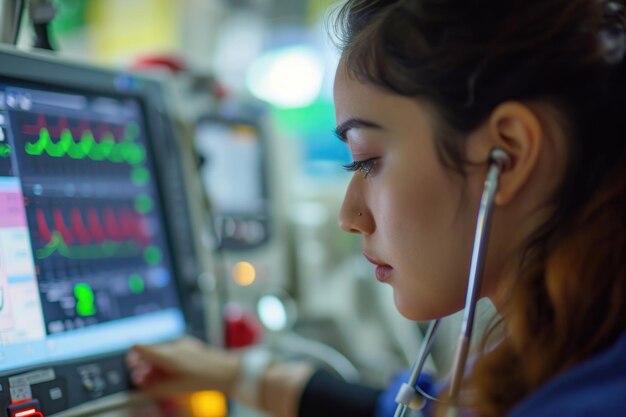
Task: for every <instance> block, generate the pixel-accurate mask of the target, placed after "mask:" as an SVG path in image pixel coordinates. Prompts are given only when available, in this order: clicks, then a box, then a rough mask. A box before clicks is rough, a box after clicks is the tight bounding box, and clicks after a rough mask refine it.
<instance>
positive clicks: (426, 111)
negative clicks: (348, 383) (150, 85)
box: [130, 0, 626, 417]
mask: <svg viewBox="0 0 626 417" xmlns="http://www.w3.org/2000/svg"><path fill="white" fill-rule="evenodd" d="M625 20H626V19H625V13H624V5H623V2H618V1H610V2H608V1H600V0H535V1H529V0H508V1H506V0H465V1H452V0H378V1H365V0H350V1H348V2H347V3H346V4H345V5H344V6H343V8H342V9H341V12H340V14H339V18H338V23H339V27H340V28H341V29H342V33H343V34H344V44H343V53H342V58H341V61H340V64H339V68H338V70H337V75H336V80H335V105H336V116H337V133H338V135H339V137H340V138H341V139H342V140H343V141H344V142H346V143H347V145H348V146H349V148H350V151H351V153H352V157H353V159H354V161H355V162H354V163H353V164H351V165H350V166H349V167H348V168H349V169H350V170H354V171H355V173H354V176H353V178H352V180H351V182H350V185H349V187H348V189H347V191H346V196H345V201H344V204H343V207H342V209H341V213H340V216H339V222H340V225H341V227H342V228H343V229H344V230H346V231H348V232H351V233H358V234H360V235H361V236H362V238H363V244H364V249H363V254H364V256H365V257H366V258H367V259H368V260H369V261H370V262H371V263H373V264H374V265H376V278H377V279H378V280H379V281H381V282H384V283H386V284H388V285H391V286H392V287H393V289H394V297H395V303H396V306H397V308H398V310H399V311H400V313H402V314H403V315H404V316H406V317H408V318H411V319H414V320H429V319H433V318H439V317H443V316H446V315H448V314H451V313H453V312H455V311H458V310H459V309H461V308H463V305H464V300H465V293H466V287H467V274H468V268H469V264H470V256H471V250H472V244H473V238H474V228H475V226H476V216H477V213H478V208H479V204H480V198H481V193H482V190H483V185H484V182H485V177H486V173H487V169H488V165H489V164H488V162H489V156H490V153H491V152H492V150H493V149H495V148H499V149H502V150H503V151H505V152H506V153H507V154H508V156H509V158H510V161H509V162H510V163H509V166H508V167H507V168H506V169H505V170H504V171H503V172H502V173H501V175H500V179H499V186H498V190H497V193H496V195H495V200H494V201H495V206H494V210H493V221H492V225H491V231H490V234H489V240H488V246H487V248H488V249H487V256H486V261H485V267H484V277H483V285H482V288H481V295H482V296H484V297H489V298H490V299H491V300H492V301H493V303H494V304H495V305H496V307H497V308H498V310H499V313H500V314H501V316H502V319H503V320H502V323H501V325H502V334H503V337H502V338H501V339H500V340H499V341H498V342H497V343H496V344H495V345H492V346H490V347H489V348H488V349H487V350H486V351H485V352H484V353H482V354H480V355H478V357H477V358H476V360H475V362H474V365H473V367H472V369H471V370H470V371H469V372H468V375H467V377H466V380H465V381H464V385H463V392H462V396H461V399H462V405H463V407H464V408H466V409H467V410H468V411H469V412H470V413H471V414H472V415H476V416H484V417H502V416H510V417H518V416H557V415H568V416H604V417H606V416H618V415H623V413H624V410H626V165H624V163H625V162H626V159H625V158H626V63H625V62H626V61H625V58H624V56H625V52H626V29H625ZM203 361H209V362H211V363H206V364H204V363H203V364H201V363H202V362H203ZM215 362H219V363H217V364H216V363H215ZM130 363H131V365H132V366H133V367H134V369H135V376H136V381H137V382H138V384H139V385H140V386H141V387H144V388H146V389H147V390H152V392H153V393H159V392H163V391H167V389H169V387H172V386H174V385H171V384H172V382H173V383H174V384H178V383H180V382H181V381H186V382H185V383H186V385H185V386H184V388H189V389H192V388H193V389H197V388H200V387H213V388H220V389H223V390H225V391H226V392H227V393H229V392H232V388H233V386H235V385H236V383H237V378H238V374H239V372H240V365H241V364H240V361H239V359H238V358H237V357H236V356H232V355H231V354H228V353H224V352H216V351H211V350H208V349H207V348H206V347H204V346H202V345H199V344H197V343H196V342H193V341H189V340H186V341H183V342H179V343H175V344H172V345H166V346H160V347H151V348H149V347H138V348H136V349H135V350H134V351H133V353H132V354H131V356H130ZM312 375H313V376H312ZM315 380H316V377H315V374H312V372H311V371H310V369H309V368H307V367H298V366H295V365H288V364H274V365H272V366H271V367H269V369H268V370H267V371H266V372H265V374H264V376H263V379H262V381H261V391H260V393H261V395H260V398H259V400H258V404H257V405H259V406H260V407H261V408H262V409H265V410H266V411H269V412H271V413H274V414H277V415H281V416H295V415H297V414H298V413H300V414H304V413H306V409H307V407H305V406H304V405H303V402H305V403H307V404H310V403H312V401H311V400H310V399H311V398H312V397H311V396H312V395H313V396H315V392H316V388H315V386H317V385H319V384H317V385H316V383H315ZM164 387H165V388H164ZM319 395H322V394H319ZM325 395H328V393H327V394H325ZM355 403H358V399H355ZM362 405H363V404H361V405H360V406H362ZM360 406H359V405H357V404H355V409H358V408H359V407H360ZM298 410H300V411H298ZM361 411H363V410H361ZM372 412H373V411H372Z"/></svg>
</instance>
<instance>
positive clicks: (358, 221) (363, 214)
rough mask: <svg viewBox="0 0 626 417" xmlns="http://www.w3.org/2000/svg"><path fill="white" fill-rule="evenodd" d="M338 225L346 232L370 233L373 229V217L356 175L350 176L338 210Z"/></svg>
mask: <svg viewBox="0 0 626 417" xmlns="http://www.w3.org/2000/svg"><path fill="white" fill-rule="evenodd" d="M339 227H341V229H343V230H344V231H346V232H348V233H358V234H363V235H370V234H372V233H373V232H374V230H375V224H374V219H373V217H372V214H371V212H370V211H369V208H368V207H367V205H366V204H365V199H364V195H363V190H360V189H359V179H358V178H357V175H355V176H354V177H352V180H351V181H350V184H349V185H348V189H347V190H346V195H345V197H344V199H343V204H342V205H341V210H340V211H339Z"/></svg>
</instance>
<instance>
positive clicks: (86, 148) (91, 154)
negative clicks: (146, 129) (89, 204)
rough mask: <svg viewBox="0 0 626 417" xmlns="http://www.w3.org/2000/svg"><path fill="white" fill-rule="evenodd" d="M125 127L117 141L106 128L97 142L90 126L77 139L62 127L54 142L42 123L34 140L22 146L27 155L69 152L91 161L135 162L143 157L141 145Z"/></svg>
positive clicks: (69, 154) (53, 154) (63, 153)
mask: <svg viewBox="0 0 626 417" xmlns="http://www.w3.org/2000/svg"><path fill="white" fill-rule="evenodd" d="M132 130H133V129H130V130H129V129H126V131H125V136H124V138H123V139H122V141H121V142H120V143H116V142H115V138H114V137H113V134H111V133H110V132H107V133H105V134H103V135H102V138H101V139H100V142H96V139H95V138H94V136H93V132H92V131H91V130H85V131H83V133H82V134H81V136H80V139H79V140H78V142H76V140H75V139H74V137H73V136H72V132H71V131H70V130H69V129H63V130H62V131H61V135H60V137H59V140H58V142H56V143H55V142H54V141H53V140H52V137H51V136H50V132H49V131H48V129H46V128H45V127H43V128H41V130H40V131H39V138H38V139H37V141H36V142H34V143H30V142H26V143H25V144H24V150H25V151H26V153H27V154H28V155H32V156H39V155H42V154H44V153H45V154H47V155H48V156H51V157H53V158H62V157H64V156H69V157H70V158H72V159H85V158H88V159H91V160H92V161H104V160H109V161H111V162H116V163H121V162H127V163H129V164H131V165H138V164H140V163H142V162H143V161H144V160H145V159H146V151H145V149H144V147H143V145H141V144H139V143H135V142H134V140H135V137H136V135H131V134H130V133H129V131H132Z"/></svg>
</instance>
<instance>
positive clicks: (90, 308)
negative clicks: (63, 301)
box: [74, 283, 96, 317]
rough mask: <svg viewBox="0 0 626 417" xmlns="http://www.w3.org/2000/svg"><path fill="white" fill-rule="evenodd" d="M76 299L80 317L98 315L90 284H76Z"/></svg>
mask: <svg viewBox="0 0 626 417" xmlns="http://www.w3.org/2000/svg"><path fill="white" fill-rule="evenodd" d="M74 297H76V312H77V313H78V315H79V316H81V317H85V316H93V315H94V314H96V305H95V303H94V295H93V290H92V289H91V286H89V284H85V283H80V284H76V285H75V286H74Z"/></svg>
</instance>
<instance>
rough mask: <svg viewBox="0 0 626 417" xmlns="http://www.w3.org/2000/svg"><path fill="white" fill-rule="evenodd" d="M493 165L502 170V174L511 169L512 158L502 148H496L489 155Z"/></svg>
mask: <svg viewBox="0 0 626 417" xmlns="http://www.w3.org/2000/svg"><path fill="white" fill-rule="evenodd" d="M489 160H490V162H491V163H495V164H497V165H498V168H500V172H502V171H506V170H507V169H509V168H511V156H510V155H509V154H508V153H506V151H504V150H502V149H500V148H494V149H493V150H492V151H491V154H490V155H489Z"/></svg>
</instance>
